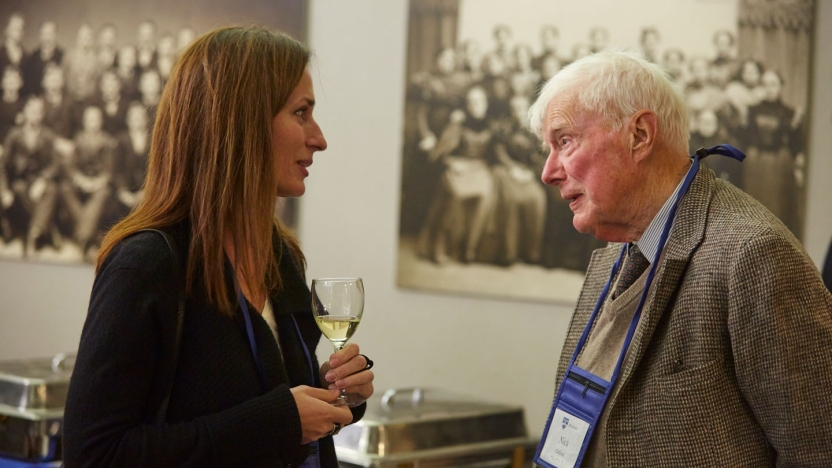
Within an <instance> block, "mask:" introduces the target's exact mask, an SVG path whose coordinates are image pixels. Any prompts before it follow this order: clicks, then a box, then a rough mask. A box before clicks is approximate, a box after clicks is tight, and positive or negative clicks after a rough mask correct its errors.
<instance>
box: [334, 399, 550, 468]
mask: <svg viewBox="0 0 832 468" xmlns="http://www.w3.org/2000/svg"><path fill="white" fill-rule="evenodd" d="M537 442H538V439H535V438H530V437H528V434H527V433H526V423H525V418H524V415H523V409H522V408H520V407H516V406H508V405H500V404H492V403H484V402H479V401H472V400H470V399H468V398H465V397H461V396H459V395H453V394H450V393H447V392H442V391H438V390H431V389H420V388H413V389H398V390H396V389H394V390H388V391H387V392H385V393H384V394H383V396H381V397H373V398H371V399H370V400H369V401H368V402H367V411H366V413H365V415H364V418H363V419H362V420H361V421H359V422H357V423H355V424H352V425H349V426H347V427H345V428H343V429H341V432H340V433H339V434H338V435H336V436H335V451H336V453H337V455H338V460H339V462H340V464H341V466H343V467H356V466H362V467H378V468H386V467H397V468H398V467H414V468H415V467H449V466H454V467H472V468H473V467H483V468H484V467H512V468H518V467H521V466H531V459H532V457H533V455H534V451H535V448H536V447H537Z"/></svg>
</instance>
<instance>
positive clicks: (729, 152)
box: [558, 145, 745, 396]
mask: <svg viewBox="0 0 832 468" xmlns="http://www.w3.org/2000/svg"><path fill="white" fill-rule="evenodd" d="M710 154H719V155H722V156H728V157H730V158H733V159H736V160H738V161H742V160H743V159H745V155H744V154H743V153H742V152H741V151H740V150H738V149H737V148H735V147H733V146H731V145H718V146H713V147H710V148H707V149H705V148H700V149H698V150H697V151H696V153H694V155H693V157H692V159H693V164H692V166H691V168H690V169H689V170H688V173H687V175H686V176H685V179H684V181H683V182H682V187H681V188H680V189H679V193H678V194H677V195H676V200H674V202H673V207H672V208H671V209H670V213H669V214H668V216H667V221H666V222H665V225H664V229H663V230H662V235H661V237H659V245H658V248H657V250H656V252H658V255H661V252H662V250H664V246H665V244H666V243H667V238H668V236H669V235H670V229H671V227H672V226H673V221H674V219H676V211H677V210H678V208H679V202H680V201H681V199H682V197H683V196H684V195H685V193H687V191H688V188H690V184H691V183H692V182H693V179H694V177H695V176H696V174H697V172H699V160H700V159H702V158H705V157H707V156H708V155H710ZM626 251H627V245H626V244H625V245H624V246H622V248H621V253H620V254H619V256H618V260H617V261H616V262H615V265H613V268H612V271H611V272H610V277H609V279H608V280H607V284H606V285H605V286H604V289H603V291H602V292H601V296H600V297H599V298H598V302H597V303H596V304H595V309H594V310H593V311H592V316H590V318H589V324H588V325H587V327H586V328H585V329H584V332H583V334H582V335H581V339H580V341H578V345H577V347H576V348H575V352H574V354H573V355H572V360H571V361H570V363H569V367H572V365H573V364H574V363H575V360H576V359H577V357H578V354H579V353H580V352H581V350H582V349H583V347H584V344H586V340H587V337H588V336H589V330H590V328H591V326H592V323H594V322H595V317H596V316H597V315H598V311H599V310H600V309H601V307H602V306H603V304H604V301H605V300H606V298H607V295H608V294H609V289H610V284H612V282H613V281H614V280H615V277H616V275H617V274H618V270H619V268H620V267H621V261H622V259H623V258H624V253H625V252H626ZM658 264H659V262H658V258H656V259H654V261H653V264H652V265H650V272H649V274H648V275H647V282H646V283H645V285H644V291H643V292H642V293H641V298H640V299H639V301H638V307H637V308H636V313H635V315H634V316H633V320H632V321H631V322H630V328H629V330H627V337H626V339H625V340H624V347H623V348H622V350H621V354H620V355H619V356H618V362H617V363H616V365H615V370H614V371H613V374H612V378H611V380H610V383H612V382H615V381H616V379H617V377H618V373H619V371H620V370H621V365H622V364H623V362H624V357H625V355H626V350H627V349H628V348H629V346H630V342H631V341H632V339H633V335H634V334H635V331H636V327H637V325H638V321H639V318H640V317H641V312H642V309H644V303H645V302H646V301H647V295H648V292H649V290H650V285H652V284H653V278H655V276H656V270H657V267H658ZM562 390H563V388H562V387H561V391H562ZM558 396H560V392H558ZM607 396H609V393H608V394H607Z"/></svg>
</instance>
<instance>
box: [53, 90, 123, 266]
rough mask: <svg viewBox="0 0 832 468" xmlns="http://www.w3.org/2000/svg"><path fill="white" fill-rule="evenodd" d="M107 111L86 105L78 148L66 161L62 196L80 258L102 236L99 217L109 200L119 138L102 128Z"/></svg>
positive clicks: (83, 256)
mask: <svg viewBox="0 0 832 468" xmlns="http://www.w3.org/2000/svg"><path fill="white" fill-rule="evenodd" d="M103 116H104V112H102V110H101V109H100V108H98V107H96V106H87V107H86V108H85V109H84V112H83V114H82V117H81V121H82V129H81V131H80V132H78V135H76V136H75V140H74V142H75V145H74V146H75V151H74V152H73V154H72V157H70V158H67V159H66V160H65V161H64V170H65V174H66V178H65V179H64V180H63V181H61V196H62V199H63V202H64V205H65V206H66V208H67V211H68V212H69V215H70V217H71V218H72V222H73V224H74V225H75V229H74V231H75V232H74V233H73V234H74V235H73V237H74V239H75V242H76V244H77V246H78V255H79V256H80V259H85V258H87V257H88V255H89V254H90V253H91V252H93V251H94V245H95V244H97V241H98V240H99V239H98V238H97V237H98V236H96V234H98V231H99V229H100V228H99V221H100V220H101V216H102V215H103V214H104V209H105V208H106V206H107V202H108V201H109V200H110V195H111V193H112V189H111V188H110V183H111V182H112V179H113V160H114V157H115V155H114V152H115V149H116V140H115V138H113V137H112V136H111V135H110V134H108V133H107V132H105V131H104V130H103V129H102V126H103V124H104V117H103Z"/></svg>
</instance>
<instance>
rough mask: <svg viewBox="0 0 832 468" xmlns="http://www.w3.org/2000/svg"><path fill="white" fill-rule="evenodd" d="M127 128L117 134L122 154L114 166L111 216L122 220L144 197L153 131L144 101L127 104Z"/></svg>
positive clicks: (119, 152) (119, 151)
mask: <svg viewBox="0 0 832 468" xmlns="http://www.w3.org/2000/svg"><path fill="white" fill-rule="evenodd" d="M126 121H127V130H126V131H125V132H122V133H121V134H119V135H118V137H117V140H118V150H117V151H116V153H117V154H118V155H119V157H118V158H117V159H116V161H115V163H116V164H115V166H114V169H113V189H114V194H115V200H114V201H113V210H112V216H113V218H114V220H120V219H121V218H123V217H125V216H127V214H129V213H130V210H132V209H133V207H134V206H136V204H137V203H138V202H139V200H141V197H142V183H143V182H144V177H145V169H146V168H147V156H148V154H149V152H150V131H149V130H148V127H149V124H148V122H147V110H146V109H145V108H144V106H143V105H142V103H140V102H138V101H133V102H131V103H130V106H129V107H128V108H127V119H126Z"/></svg>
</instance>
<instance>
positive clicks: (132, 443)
mask: <svg viewBox="0 0 832 468" xmlns="http://www.w3.org/2000/svg"><path fill="white" fill-rule="evenodd" d="M167 231H168V233H169V234H171V235H172V236H173V238H174V239H175V240H176V243H177V245H178V250H179V251H180V258H185V254H186V253H187V252H188V239H189V235H188V232H189V226H188V223H185V222H183V223H181V224H180V225H177V226H174V227H172V228H170V229H168V230H167ZM275 242H276V246H275V249H276V251H277V249H278V248H281V246H280V245H279V244H278V242H279V241H278V240H277V238H275ZM282 252H283V255H282V258H281V262H280V274H281V278H282V281H283V287H282V289H281V290H280V291H279V292H276V293H275V292H272V293H271V294H270V299H271V301H272V305H273V309H274V314H275V321H276V323H277V328H278V334H279V337H280V344H281V347H282V349H283V350H284V356H283V359H282V358H281V354H280V351H279V348H278V345H277V342H276V341H275V339H274V335H273V334H272V332H271V329H270V328H269V326H268V324H267V323H266V321H265V320H264V319H263V317H262V316H261V315H260V314H258V313H257V312H256V310H255V309H254V308H253V307H249V311H250V316H251V320H252V325H253V328H254V335H255V338H256V340H257V345H258V354H259V356H260V359H261V361H262V362H263V366H264V368H265V373H266V379H267V380H268V387H269V388H268V390H265V389H264V388H263V386H262V384H261V382H260V380H259V377H258V374H257V370H256V367H255V363H254V360H253V358H252V355H251V348H250V347H249V341H248V337H247V335H246V331H245V325H244V321H243V318H242V311H241V309H240V308H239V307H237V310H236V313H235V315H234V317H233V318H231V317H228V316H226V315H223V314H221V313H220V312H219V311H218V309H217V308H216V307H214V306H213V305H210V304H208V303H207V301H206V300H205V298H206V297H207V296H206V294H205V291H204V287H203V286H202V285H203V284H204V283H203V279H202V277H201V274H197V275H196V278H195V280H196V281H195V282H194V288H195V289H194V293H193V294H192V295H191V296H189V297H188V298H187V301H186V305H185V320H184V325H183V331H182V342H181V346H180V351H179V359H178V364H177V366H176V377H175V380H174V383H173V388H172V391H171V396H170V403H169V405H168V411H167V417H166V423H165V424H157V423H156V422H155V415H156V413H157V411H158V408H159V406H160V402H161V401H162V399H163V398H164V395H165V393H166V390H167V387H168V386H169V384H170V378H169V375H168V373H167V369H169V368H170V367H172V359H171V356H172V354H171V353H172V352H173V349H174V346H175V345H174V339H175V329H176V310H177V300H178V294H179V291H180V287H179V286H178V284H179V279H178V278H176V277H175V276H176V275H175V274H174V271H175V269H174V266H175V264H174V262H175V258H174V256H173V254H172V253H171V252H170V250H169V249H168V247H167V244H166V243H165V241H164V239H163V238H162V236H160V235H158V234H155V233H150V232H145V233H138V234H136V235H133V236H131V237H129V238H127V239H125V240H124V241H123V242H121V243H119V244H118V245H117V246H116V247H114V248H113V250H112V251H111V253H110V254H109V255H108V257H107V259H106V260H105V262H104V263H103V265H102V266H101V269H100V271H99V272H98V274H97V275H96V278H95V282H94V284H93V289H92V295H91V297H90V305H89V311H88V314H87V319H86V322H85V324H84V329H83V332H82V334H81V343H80V346H79V350H78V358H77V361H76V364H75V369H74V371H73V375H72V380H71V382H70V387H69V393H68V396H67V403H66V410H65V415H64V463H65V466H66V467H67V468H73V467H78V466H95V467H101V466H118V467H128V466H153V467H163V466H200V467H206V466H246V467H257V466H264V467H265V466H269V467H275V466H278V467H279V466H297V465H298V464H299V463H301V462H303V460H304V459H305V458H306V455H307V453H308V447H307V446H304V445H301V443H300V442H301V424H300V417H299V415H298V410H297V406H296V404H295V401H294V397H293V396H292V394H291V391H290V388H291V387H294V386H297V385H309V384H310V383H311V382H312V381H314V384H315V386H317V387H320V386H321V385H320V377H319V375H318V372H317V370H318V369H319V368H320V366H319V364H318V362H317V359H316V358H315V348H316V347H317V344H318V340H319V339H320V336H321V333H320V331H319V330H318V327H317V326H316V325H315V321H314V318H313V316H312V311H311V300H310V293H309V288H308V287H307V285H306V281H305V278H304V274H303V272H302V271H301V269H300V268H299V267H298V265H297V264H296V263H295V261H294V259H293V258H292V256H291V254H290V253H289V251H288V249H287V248H285V246H284V247H282ZM182 271H184V269H183V270H182ZM227 276H228V277H227V278H226V279H227V284H226V286H227V290H228V294H229V297H230V298H231V299H232V300H233V303H236V300H235V296H234V287H233V283H232V281H233V280H232V278H230V275H227ZM292 317H294V318H295V319H296V320H297V324H298V327H299V328H300V332H301V334H302V335H303V340H304V341H305V342H306V346H307V347H308V349H309V350H310V354H311V356H312V360H313V364H314V366H315V371H314V372H311V369H310V368H309V364H308V362H307V360H306V356H305V354H304V352H303V348H302V346H301V344H300V341H299V337H298V333H297V331H296V328H295V325H294V321H293V320H292ZM284 359H285V362H284ZM310 373H311V374H312V375H310ZM365 407H366V405H361V406H359V407H358V408H353V420H354V421H355V420H358V419H359V418H360V417H361V416H363V413H364V409H365ZM319 442H320V450H321V466H322V467H336V466H337V461H336V458H335V449H334V445H333V442H332V438H331V437H325V438H323V439H321V440H320V441H319Z"/></svg>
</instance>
